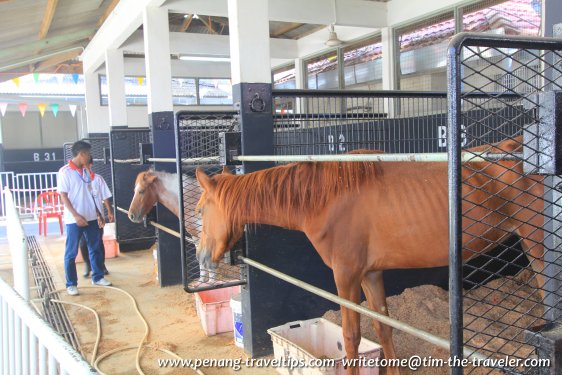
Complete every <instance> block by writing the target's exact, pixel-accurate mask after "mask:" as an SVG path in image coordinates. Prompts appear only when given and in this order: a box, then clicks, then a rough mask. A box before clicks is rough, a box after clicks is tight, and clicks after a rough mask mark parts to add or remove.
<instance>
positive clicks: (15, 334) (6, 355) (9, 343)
mask: <svg viewBox="0 0 562 375" xmlns="http://www.w3.org/2000/svg"><path fill="white" fill-rule="evenodd" d="M0 306H1V314H0V337H1V341H0V353H1V354H0V355H1V363H2V367H1V368H0V371H1V372H2V373H3V374H47V373H49V374H56V373H57V371H58V373H59V374H61V375H63V374H73V375H74V374H90V375H91V374H96V372H95V371H94V370H93V369H92V368H91V367H90V365H89V364H88V363H87V362H86V361H85V360H84V359H83V358H82V356H81V355H80V353H78V352H77V351H76V350H74V348H72V346H70V344H68V343H67V342H66V341H65V340H64V339H63V338H62V337H61V336H60V335H59V334H58V333H56V332H55V331H54V330H53V328H52V327H51V326H49V324H47V323H46V322H45V321H44V320H43V319H42V318H41V317H40V316H39V314H37V312H36V311H35V310H34V309H33V307H32V306H31V304H30V303H29V302H27V301H26V300H24V299H23V298H22V297H21V296H20V295H19V294H18V293H17V292H16V291H15V290H14V289H12V288H11V287H10V285H8V284H7V283H6V282H5V281H4V280H2V279H1V278H0Z"/></svg>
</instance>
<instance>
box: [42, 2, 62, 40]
mask: <svg viewBox="0 0 562 375" xmlns="http://www.w3.org/2000/svg"><path fill="white" fill-rule="evenodd" d="M58 2H59V0H47V8H45V13H44V14H43V20H42V21H41V27H40V28H39V40H41V39H44V38H45V37H46V36H47V33H48V32H49V29H50V28H51V23H52V22H53V17H54V15H55V10H56V9H57V4H58Z"/></svg>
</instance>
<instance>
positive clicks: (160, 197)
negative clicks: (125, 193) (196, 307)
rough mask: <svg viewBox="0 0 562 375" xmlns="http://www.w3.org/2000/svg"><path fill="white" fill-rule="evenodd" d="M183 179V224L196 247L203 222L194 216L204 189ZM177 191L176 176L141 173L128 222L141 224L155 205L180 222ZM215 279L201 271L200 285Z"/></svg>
mask: <svg viewBox="0 0 562 375" xmlns="http://www.w3.org/2000/svg"><path fill="white" fill-rule="evenodd" d="M183 177H184V185H185V186H188V187H189V188H188V189H187V194H185V195H184V201H183V203H184V211H183V222H184V226H185V230H186V232H187V233H189V235H190V236H191V239H192V241H193V243H194V244H195V245H196V246H197V243H198V242H199V231H200V229H201V222H200V221H199V219H198V217H197V215H195V208H196V206H197V201H198V200H199V197H200V196H201V189H200V187H199V184H198V183H197V181H196V180H195V178H193V177H189V176H187V175H185V176H183ZM178 187H179V181H178V175H177V173H167V172H162V171H154V170H148V171H146V172H141V173H139V174H138V175H137V178H136V181H135V194H134V196H133V200H132V201H131V205H130V206H129V219H130V220H131V221H132V222H134V223H141V222H142V221H143V219H144V218H145V217H146V215H147V214H148V213H149V212H150V210H151V209H152V207H154V205H155V204H156V203H160V204H161V205H163V206H164V207H166V208H167V209H168V210H170V211H171V212H172V213H173V214H174V215H176V216H177V217H178V219H179V218H180V214H179V207H180V206H179V202H178V198H179V195H178ZM214 277H215V273H214V271H209V270H207V269H205V268H204V267H200V278H199V280H200V281H201V282H206V281H208V280H209V279H211V280H212V279H214Z"/></svg>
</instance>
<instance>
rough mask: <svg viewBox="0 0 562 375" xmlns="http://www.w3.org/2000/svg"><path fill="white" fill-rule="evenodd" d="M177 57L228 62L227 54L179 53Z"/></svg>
mask: <svg viewBox="0 0 562 375" xmlns="http://www.w3.org/2000/svg"><path fill="white" fill-rule="evenodd" d="M178 58H179V59H180V60H183V61H211V62H230V57H228V56H202V55H179V57H178Z"/></svg>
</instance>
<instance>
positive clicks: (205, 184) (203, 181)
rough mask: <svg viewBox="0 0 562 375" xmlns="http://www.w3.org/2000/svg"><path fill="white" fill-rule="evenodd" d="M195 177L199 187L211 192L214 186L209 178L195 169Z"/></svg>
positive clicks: (200, 170) (213, 182)
mask: <svg viewBox="0 0 562 375" xmlns="http://www.w3.org/2000/svg"><path fill="white" fill-rule="evenodd" d="M195 176H196V177H197V181H199V185H201V187H202V188H203V190H205V191H207V192H210V191H213V189H214V187H215V184H216V183H215V181H213V179H212V178H211V177H209V176H207V174H206V173H205V172H203V170H202V169H201V168H197V169H196V170H195Z"/></svg>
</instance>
